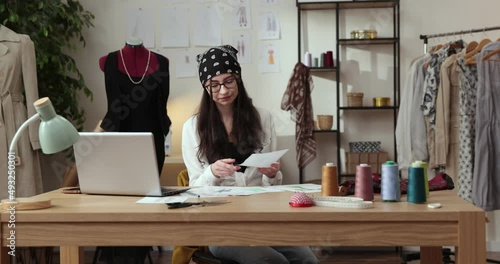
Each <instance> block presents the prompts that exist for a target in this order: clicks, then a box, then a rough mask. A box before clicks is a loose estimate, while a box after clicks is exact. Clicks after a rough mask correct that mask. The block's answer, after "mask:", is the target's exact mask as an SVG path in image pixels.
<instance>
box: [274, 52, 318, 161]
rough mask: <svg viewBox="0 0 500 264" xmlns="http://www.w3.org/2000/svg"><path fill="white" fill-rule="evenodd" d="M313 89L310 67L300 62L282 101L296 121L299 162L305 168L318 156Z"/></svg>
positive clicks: (283, 106) (296, 143) (294, 70)
mask: <svg viewBox="0 0 500 264" xmlns="http://www.w3.org/2000/svg"><path fill="white" fill-rule="evenodd" d="M312 90H313V82H312V77H311V75H310V73H309V68H308V67H307V66H305V65H304V64H302V63H301V62H298V63H297V64H296V65H295V67H294V69H293V74H292V77H291V78H290V80H289V82H288V86H287V88H286V91H285V94H284V95H283V99H282V101H281V109H283V110H285V111H290V113H291V116H292V120H294V121H295V124H296V125H295V148H296V151H297V164H298V166H299V168H304V167H305V166H306V165H307V164H309V163H310V162H311V161H313V160H314V159H315V158H316V141H314V137H313V130H314V117H313V109H312V101H311V92H312Z"/></svg>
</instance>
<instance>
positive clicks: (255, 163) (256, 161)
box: [240, 149, 288, 168]
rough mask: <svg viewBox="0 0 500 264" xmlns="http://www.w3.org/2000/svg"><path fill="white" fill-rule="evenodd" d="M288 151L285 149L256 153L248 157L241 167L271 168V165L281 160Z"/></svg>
mask: <svg viewBox="0 0 500 264" xmlns="http://www.w3.org/2000/svg"><path fill="white" fill-rule="evenodd" d="M287 151H288V149H283V150H278V151H273V152H267V153H255V154H252V155H251V156H250V157H248V158H247V159H246V160H245V161H244V162H243V163H241V164H240V165H241V166H247V167H259V168H265V167H271V164H272V163H273V162H276V161H277V160H279V159H280V158H281V156H283V155H284V154H285V153H286V152H287Z"/></svg>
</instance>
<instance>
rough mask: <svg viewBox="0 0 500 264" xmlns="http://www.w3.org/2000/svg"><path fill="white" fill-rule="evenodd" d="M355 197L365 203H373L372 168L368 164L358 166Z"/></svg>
mask: <svg viewBox="0 0 500 264" xmlns="http://www.w3.org/2000/svg"><path fill="white" fill-rule="evenodd" d="M355 177H356V180H355V187H354V196H356V197H359V198H361V199H363V200H364V201H373V198H374V197H373V178H372V167H371V166H370V165H368V164H360V165H358V166H356V176H355Z"/></svg>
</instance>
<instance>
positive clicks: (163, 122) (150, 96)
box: [101, 51, 171, 174]
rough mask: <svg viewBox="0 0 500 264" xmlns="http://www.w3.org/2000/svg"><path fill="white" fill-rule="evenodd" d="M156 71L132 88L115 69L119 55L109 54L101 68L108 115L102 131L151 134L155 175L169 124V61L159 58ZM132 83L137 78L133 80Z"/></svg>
mask: <svg viewBox="0 0 500 264" xmlns="http://www.w3.org/2000/svg"><path fill="white" fill-rule="evenodd" d="M153 54H155V55H156V56H157V57H158V62H159V64H160V66H159V68H158V69H157V70H156V71H155V72H153V73H151V74H148V75H146V76H145V77H144V80H143V81H142V82H141V83H139V84H133V83H132V82H131V81H130V79H129V77H128V76H127V75H126V74H125V73H123V72H121V71H120V70H119V69H118V51H115V52H111V53H109V54H108V57H107V59H106V64H105V66H104V75H105V82H106V96H107V101H108V111H107V113H106V116H105V117H104V119H103V121H102V124H101V127H102V128H103V129H104V130H105V131H114V132H151V133H153V135H154V141H155V149H156V158H157V162H158V172H159V173H160V174H161V171H162V168H163V163H164V161H165V147H164V146H165V136H166V135H167V134H168V132H169V129H170V125H171V121H170V118H169V117H168V115H167V110H166V105H167V100H168V96H169V92H170V87H169V77H170V75H169V65H168V59H167V58H165V57H164V56H162V55H160V54H156V53H153ZM132 78H133V79H134V81H135V82H137V81H139V80H140V77H132Z"/></svg>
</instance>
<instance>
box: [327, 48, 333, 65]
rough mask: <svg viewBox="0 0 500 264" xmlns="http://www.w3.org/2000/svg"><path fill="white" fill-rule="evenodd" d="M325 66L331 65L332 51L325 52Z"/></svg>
mask: <svg viewBox="0 0 500 264" xmlns="http://www.w3.org/2000/svg"><path fill="white" fill-rule="evenodd" d="M325 67H333V52H332V51H327V52H326V58H325Z"/></svg>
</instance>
